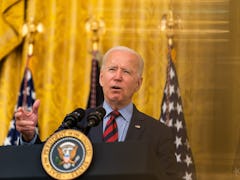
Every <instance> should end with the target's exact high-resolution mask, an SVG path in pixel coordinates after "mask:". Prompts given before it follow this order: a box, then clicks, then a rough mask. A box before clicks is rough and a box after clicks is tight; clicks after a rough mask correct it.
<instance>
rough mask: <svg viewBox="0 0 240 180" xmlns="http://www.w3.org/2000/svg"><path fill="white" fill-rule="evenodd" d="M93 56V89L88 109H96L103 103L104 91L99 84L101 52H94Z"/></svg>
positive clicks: (91, 88) (91, 89)
mask: <svg viewBox="0 0 240 180" xmlns="http://www.w3.org/2000/svg"><path fill="white" fill-rule="evenodd" d="M92 56H93V58H92V70H91V87H90V94H89V99H88V105H87V107H88V108H95V107H97V106H99V105H100V104H102V103H103V91H102V87H101V86H100V84H99V74H100V67H99V59H100V58H99V56H100V53H99V51H93V52H92Z"/></svg>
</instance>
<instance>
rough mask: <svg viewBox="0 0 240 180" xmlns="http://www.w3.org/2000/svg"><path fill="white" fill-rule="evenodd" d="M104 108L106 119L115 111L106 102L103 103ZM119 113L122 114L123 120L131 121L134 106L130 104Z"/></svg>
mask: <svg viewBox="0 0 240 180" xmlns="http://www.w3.org/2000/svg"><path fill="white" fill-rule="evenodd" d="M103 108H104V109H105V110H106V115H105V117H107V116H109V114H110V113H111V112H112V111H113V109H112V108H111V106H110V105H109V104H108V103H107V102H106V101H104V102H103ZM118 111H119V112H120V114H121V116H122V117H123V119H125V120H126V121H130V120H131V118H132V113H133V104H132V103H129V104H128V105H127V106H125V107H124V108H122V109H119V110H118ZM105 117H104V118H105Z"/></svg>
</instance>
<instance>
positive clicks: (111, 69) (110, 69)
mask: <svg viewBox="0 0 240 180" xmlns="http://www.w3.org/2000/svg"><path fill="white" fill-rule="evenodd" d="M108 70H109V71H115V70H116V68H109V69H108Z"/></svg>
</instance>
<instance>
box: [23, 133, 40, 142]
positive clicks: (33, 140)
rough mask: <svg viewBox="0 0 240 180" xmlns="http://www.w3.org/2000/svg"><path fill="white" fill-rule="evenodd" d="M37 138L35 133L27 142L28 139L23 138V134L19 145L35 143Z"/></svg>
mask: <svg viewBox="0 0 240 180" xmlns="http://www.w3.org/2000/svg"><path fill="white" fill-rule="evenodd" d="M36 139H37V134H36V133H35V135H34V137H33V139H32V140H31V141H30V142H26V141H24V140H23V137H22V134H21V135H20V138H19V145H32V144H35V142H36Z"/></svg>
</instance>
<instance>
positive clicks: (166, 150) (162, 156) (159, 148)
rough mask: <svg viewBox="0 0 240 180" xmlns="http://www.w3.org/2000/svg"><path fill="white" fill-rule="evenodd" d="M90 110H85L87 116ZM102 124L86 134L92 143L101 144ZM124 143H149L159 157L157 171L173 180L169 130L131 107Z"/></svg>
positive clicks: (173, 157)
mask: <svg viewBox="0 0 240 180" xmlns="http://www.w3.org/2000/svg"><path fill="white" fill-rule="evenodd" d="M90 111H92V110H86V114H88V113H89V112H90ZM86 123H87V120H86V118H85V117H84V118H83V120H82V121H81V122H80V123H79V126H83V127H84V126H86ZM102 134H103V123H102V122H100V124H99V125H98V126H96V127H92V128H91V129H90V131H89V133H88V137H89V139H90V140H91V141H92V142H93V143H100V142H103V140H102ZM125 142H143V143H150V144H151V145H152V146H154V148H155V149H156V154H157V156H158V157H159V170H160V171H162V172H165V173H166V174H167V175H169V176H171V177H172V178H171V179H175V175H176V160H175V155H174V144H173V142H174V140H173V136H172V133H171V130H170V128H169V127H167V126H166V125H164V124H162V123H160V122H159V121H157V120H156V119H154V118H152V117H150V116H148V115H146V114H144V113H142V112H140V111H139V110H138V109H137V108H136V106H135V105H134V106H133V115H132V119H131V122H130V125H129V129H128V132H127V135H126V139H125Z"/></svg>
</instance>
